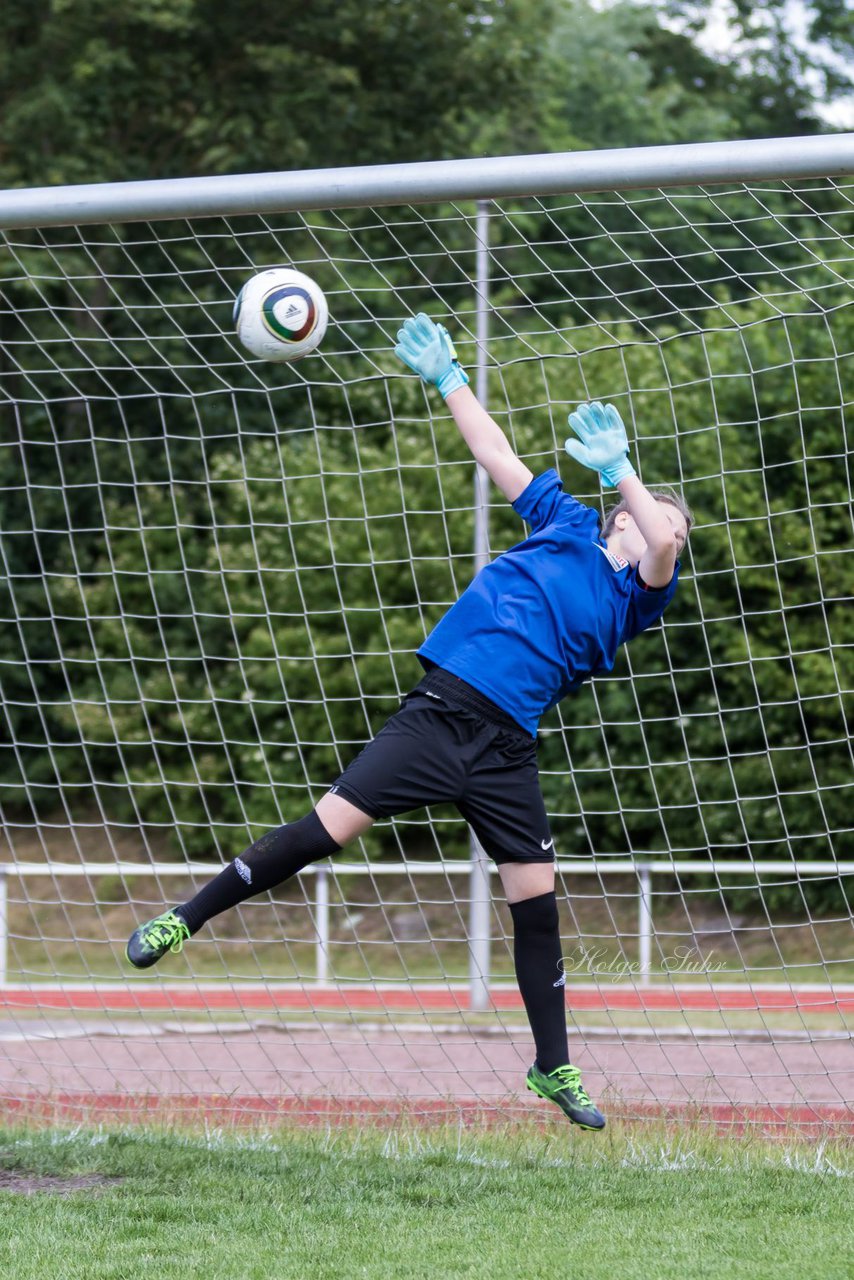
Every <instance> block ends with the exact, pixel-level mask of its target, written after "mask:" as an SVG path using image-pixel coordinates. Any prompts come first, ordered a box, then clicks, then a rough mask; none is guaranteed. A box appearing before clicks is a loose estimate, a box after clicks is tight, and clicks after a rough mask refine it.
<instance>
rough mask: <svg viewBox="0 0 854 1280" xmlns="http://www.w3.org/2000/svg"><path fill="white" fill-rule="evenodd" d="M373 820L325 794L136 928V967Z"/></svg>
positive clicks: (132, 954) (132, 950)
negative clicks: (300, 815)
mask: <svg viewBox="0 0 854 1280" xmlns="http://www.w3.org/2000/svg"><path fill="white" fill-rule="evenodd" d="M318 815H320V816H318ZM321 817H322V818H323V821H321ZM371 821H372V820H371V819H370V818H369V817H368V815H367V814H365V813H362V812H361V811H360V810H358V809H357V808H356V807H355V805H351V804H349V803H348V802H347V801H346V800H344V799H342V798H341V797H339V796H324V798H323V800H321V801H320V804H319V805H318V807H317V809H313V810H312V812H311V813H308V814H306V816H305V817H304V818H300V819H299V821H298V822H289V823H288V824H287V826H284V827H278V828H277V829H276V830H275V831H268V832H267V833H266V835H263V836H261V838H260V840H256V841H255V843H254V844H253V845H251V846H250V848H249V849H247V850H246V852H245V853H243V854H242V855H241V856H240V857H239V858H235V859H234V861H233V862H232V863H230V864H229V865H228V866H227V867H226V868H225V870H224V871H221V872H220V873H219V875H218V876H216V877H215V878H214V879H213V880H211V881H210V882H209V883H208V884H206V885H205V886H204V888H202V889H200V890H199V892H198V893H197V894H196V896H195V897H194V898H191V899H190V901H189V902H184V903H181V904H180V905H179V906H177V907H171V908H169V909H168V910H166V911H164V912H163V913H162V914H161V915H159V916H156V917H155V918H154V919H153V920H149V921H148V922H147V923H146V924H143V925H140V926H139V928H138V929H135V930H134V932H133V933H132V934H131V936H130V938H129V939H128V944H127V947H126V949H125V955H126V956H127V959H128V960H129V961H130V963H131V964H132V965H133V966H134V967H135V968H137V969H148V968H150V966H151V965H153V964H156V963H157V961H158V960H160V959H162V957H163V956H165V955H166V953H167V951H172V952H176V951H181V950H182V949H183V946H184V943H185V942H186V941H187V939H188V938H190V937H192V935H193V934H194V933H198V931H199V929H201V927H202V925H203V924H205V923H206V922H207V921H208V920H210V919H211V917H212V916H216V915H219V913H220V912H221V911H227V910H228V909H229V907H236V906H237V905H238V903H240V902H244V901H245V900H246V899H247V898H252V897H254V896H255V895H256V894H258V893H265V892H266V891H267V890H268V889H273V888H275V886H276V885H278V884H281V883H282V881H283V880H289V879H290V877H291V876H295V875H296V874H297V872H298V871H302V869H303V867H307V866H308V865H309V863H311V862H318V861H319V860H320V859H321V858H328V857H329V856H330V855H331V854H333V853H337V852H338V850H339V849H341V848H342V847H343V845H345V844H346V843H347V842H348V841H349V840H352V839H354V838H355V837H356V836H357V835H360V834H361V832H362V831H365V830H367V828H368V827H369V826H370V825H371ZM325 824H327V825H325ZM329 828H331V831H330V830H329ZM333 837H335V838H333Z"/></svg>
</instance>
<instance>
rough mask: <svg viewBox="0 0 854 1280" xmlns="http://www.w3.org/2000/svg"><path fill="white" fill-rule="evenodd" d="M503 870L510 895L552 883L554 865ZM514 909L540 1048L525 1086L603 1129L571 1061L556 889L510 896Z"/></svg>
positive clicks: (516, 953) (523, 987) (522, 984)
mask: <svg viewBox="0 0 854 1280" xmlns="http://www.w3.org/2000/svg"><path fill="white" fill-rule="evenodd" d="M499 870H500V872H501V878H502V881H503V883H504V887H505V890H506V891H507V893H508V897H510V898H511V899H512V897H513V896H515V895H516V894H517V893H520V892H525V891H526V890H530V889H533V890H537V889H541V888H543V886H544V885H545V884H546V883H549V884H553V883H554V873H553V870H552V869H551V867H549V868H546V867H545V866H542V865H540V866H532V865H529V866H525V865H524V864H522V863H503V864H501V866H500V867H499ZM510 913H511V915H512V917H513V959H514V962H515V966H516V978H517V981H518V983H519V990H520V992H521V994H522V999H523V1001H524V1004H525V1010H526V1012H527V1014H528V1021H529V1022H530V1024H531V1031H532V1032H533V1036H534V1043H535V1044H536V1047H537V1059H536V1061H535V1063H534V1065H533V1066H532V1067H531V1069H530V1071H529V1072H528V1075H527V1079H526V1083H527V1086H528V1088H529V1089H530V1090H532V1092H534V1093H536V1094H538V1095H539V1096H540V1097H541V1098H546V1099H548V1101H549V1102H553V1103H555V1105H556V1106H558V1107H560V1109H561V1111H562V1112H563V1113H564V1115H565V1116H567V1117H568V1118H569V1119H570V1120H571V1121H572V1123H573V1124H577V1125H579V1126H580V1127H581V1128H582V1129H604V1128H605V1117H604V1116H603V1115H602V1112H601V1111H599V1110H598V1108H597V1107H595V1106H594V1104H593V1103H592V1102H591V1101H590V1098H589V1097H588V1095H587V1093H586V1092H585V1090H584V1087H583V1085H582V1083H581V1074H580V1072H579V1069H578V1067H575V1066H573V1065H572V1064H571V1063H570V1061H569V1048H568V1045H567V1036H566V999H565V987H566V975H565V973H564V968H563V958H562V955H561V944H560V919H559V916H558V909H557V898H556V896H555V892H554V888H550V889H549V890H548V891H547V892H545V893H535V896H532V897H528V898H523V899H521V900H520V901H515V902H514V901H512V900H511V902H510Z"/></svg>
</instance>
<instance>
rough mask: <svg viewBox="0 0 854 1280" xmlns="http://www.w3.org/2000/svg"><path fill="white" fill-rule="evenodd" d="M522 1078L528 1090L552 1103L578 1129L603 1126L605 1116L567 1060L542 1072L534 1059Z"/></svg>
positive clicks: (576, 1068)
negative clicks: (552, 1068) (525, 1075)
mask: <svg viewBox="0 0 854 1280" xmlns="http://www.w3.org/2000/svg"><path fill="white" fill-rule="evenodd" d="M526 1079H527V1085H528V1088H529V1089H530V1090H531V1092H532V1093H537V1094H539V1096H540V1097H541V1098H546V1099H548V1101H549V1102H554V1103H555V1104H556V1105H557V1106H558V1107H560V1109H561V1111H562V1112H563V1113H564V1115H565V1116H569V1119H570V1120H571V1121H572V1123H573V1124H577V1125H578V1126H579V1128H581V1129H604V1128H605V1117H604V1116H603V1115H602V1112H601V1111H600V1110H599V1109H598V1108H597V1107H594V1105H593V1103H592V1102H591V1101H590V1099H589V1098H588V1096H587V1094H586V1093H585V1092H584V1086H583V1085H582V1083H581V1072H580V1071H579V1069H578V1067H573V1066H572V1065H571V1064H570V1063H567V1064H566V1066H565V1067H556V1068H555V1069H554V1071H550V1072H549V1073H548V1075H546V1073H545V1071H541V1070H540V1068H539V1067H538V1066H537V1064H536V1062H535V1063H534V1065H533V1066H532V1067H531V1070H530V1071H529V1072H528V1075H527V1078H526Z"/></svg>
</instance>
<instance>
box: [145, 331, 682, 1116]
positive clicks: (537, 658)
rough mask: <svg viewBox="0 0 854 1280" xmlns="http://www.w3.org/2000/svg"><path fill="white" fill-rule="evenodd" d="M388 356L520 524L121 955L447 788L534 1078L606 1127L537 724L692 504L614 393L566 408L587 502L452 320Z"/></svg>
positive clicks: (663, 595) (574, 1112)
mask: <svg viewBox="0 0 854 1280" xmlns="http://www.w3.org/2000/svg"><path fill="white" fill-rule="evenodd" d="M395 351H396V354H397V355H398V356H399V357H400V359H401V360H403V361H404V362H405V363H406V364H407V365H408V366H409V367H410V368H411V369H413V370H414V371H415V372H416V373H418V374H420V375H421V377H422V378H423V379H424V380H425V381H426V382H427V383H431V384H433V385H434V386H435V387H437V388H438V390H439V392H440V393H441V395H442V396H444V397H445V399H446V401H447V404H448V408H449V409H450V410H451V413H452V414H453V416H454V420H455V422H456V424H457V427H458V428H459V430H460V433H461V434H462V436H463V439H464V440H465V441H466V444H467V445H468V447H469V448H470V449H471V452H472V453H473V455H474V457H475V458H476V460H477V461H478V462H479V463H480V464H481V465H482V466H483V467H484V468H485V469H486V471H487V472H488V473H489V475H490V476H491V478H492V480H493V481H494V483H495V484H496V485H497V487H498V488H499V489H500V490H501V492H502V493H503V494H504V496H505V497H506V498H507V500H508V502H510V503H512V505H513V509H514V511H516V512H517V514H518V515H520V516H521V517H522V518H523V519H524V520H525V521H526V522H527V523H528V524H529V525H530V529H531V532H530V535H529V536H528V537H527V538H526V539H525V540H524V541H523V542H520V543H519V544H518V545H517V546H515V547H511V549H510V550H509V551H506V552H505V553H504V554H503V555H500V556H498V557H497V559H495V560H493V561H492V563H491V564H488V565H487V566H486V567H485V568H484V569H482V570H481V572H480V573H479V574H478V575H477V576H476V578H475V579H474V581H473V582H472V583H471V585H470V586H469V587H468V589H467V590H466V591H465V592H464V593H463V594H462V596H461V597H460V599H459V600H458V601H457V603H456V604H455V605H453V606H452V608H451V609H450V610H449V611H448V612H447V613H446V614H445V616H444V617H443V618H442V620H441V621H440V622H439V624H438V626H436V627H435V629H434V630H433V631H432V632H431V634H430V635H429V636H428V637H427V639H426V640H425V641H424V644H423V645H422V646H421V648H420V649H419V651H418V657H419V660H420V662H421V664H422V666H423V667H424V669H425V675H424V678H423V679H422V680H421V682H420V684H418V685H417V686H416V688H414V689H413V690H412V692H411V693H409V694H407V696H406V697H405V698H404V699H403V702H402V704H401V706H400V709H399V710H398V711H397V713H396V714H395V715H393V716H392V717H391V719H390V720H389V721H388V722H387V723H386V724H385V725H384V727H383V728H382V729H381V730H380V732H379V733H378V734H377V736H376V738H374V740H373V741H372V742H370V743H369V744H368V745H367V746H366V747H365V748H364V750H363V751H362V752H361V754H360V755H358V756H357V757H356V759H355V760H354V761H353V762H352V764H350V766H349V767H348V768H347V769H345V771H344V772H343V773H342V774H341V776H340V777H339V778H338V780H337V781H336V782H335V784H334V785H333V786H332V787H331V789H330V790H329V792H328V793H327V794H326V795H325V796H323V797H322V799H321V800H320V801H319V803H318V805H317V807H316V808H315V809H314V810H313V811H312V812H311V813H309V814H307V815H306V816H305V817H302V818H300V819H299V820H298V821H296V822H291V823H288V824H287V825H286V826H284V827H280V828H278V830H275V831H271V832H269V833H268V834H266V835H264V836H262V837H261V838H260V840H258V841H256V842H255V844H253V845H252V846H251V848H249V849H248V850H247V851H246V852H245V853H243V854H242V855H241V856H240V857H239V858H235V860H234V862H232V863H231V864H230V865H229V866H228V867H226V868H225V870H224V871H222V872H220V874H219V875H218V876H216V878H215V879H213V880H212V881H211V882H210V883H209V884H207V885H206V886H205V887H204V888H203V889H201V891H200V892H199V893H197V894H196V896H195V897H194V898H192V899H191V900H190V901H189V902H187V903H184V904H182V905H180V906H177V907H175V908H174V909H173V910H170V911H166V912H164V914H162V915H160V916H158V917H157V919H155V920H152V921H149V922H148V923H147V924H144V925H142V926H141V927H140V928H139V929H137V930H136V931H135V932H134V933H133V934H132V936H131V938H130V941H129V942H128V947H127V957H128V959H129V961H130V962H131V964H133V965H136V967H137V968H140V969H144V968H147V967H148V966H149V965H152V964H154V963H155V962H156V961H158V960H159V959H160V958H161V956H163V955H164V954H165V953H166V951H180V950H181V948H182V946H183V943H184V941H185V940H186V939H188V938H189V937H191V935H193V934H194V933H196V932H197V931H198V930H199V929H200V928H201V927H202V925H204V924H205V922H206V921H208V920H210V919H211V917H212V916H215V915H217V914H218V913H219V912H221V911H225V910H226V909H227V908H229V907H233V906H235V905H236V904H237V903H239V902H242V901H244V899H246V898H249V897H252V896H253V895H255V894H259V893H265V892H266V891H267V890H269V889H272V888H274V887H275V886H276V885H278V884H280V883H281V882H282V881H283V880H287V879H288V878H289V877H291V876H293V875H295V874H296V873H297V872H298V871H300V870H301V869H302V868H303V867H305V866H307V865H308V864H309V863H311V862H315V861H317V860H318V859H320V858H326V857H328V856H329V855H330V854H334V853H337V852H338V850H339V849H341V848H342V847H343V846H344V845H346V844H348V843H349V842H350V841H351V840H355V839H356V838H357V837H359V836H361V835H362V834H363V833H364V832H365V831H367V829H368V828H369V827H370V826H371V824H372V823H373V822H374V821H375V820H376V819H377V818H387V817H390V816H392V815H393V814H400V813H405V812H407V811H409V810H411V809H418V808H421V807H423V806H425V805H431V804H439V803H442V802H444V801H451V802H453V803H455V804H456V806H457V808H458V810H459V812H460V813H461V814H462V816H463V817H464V818H465V819H466V821H467V822H468V823H470V824H471V826H472V828H473V829H474V831H475V833H476V834H477V836H478V839H479V840H480V842H481V844H482V845H483V847H484V849H485V850H486V852H487V853H488V854H489V855H490V856H491V857H492V858H493V859H494V860H495V862H496V863H497V864H498V870H499V873H500V876H501V882H502V886H503V889H504V892H505V894H506V896H507V901H508V904H509V907H510V912H511V914H512V917H513V928H514V961H515V967H516V975H517V979H518V982H519V989H520V991H521V994H522V998H523V1000H524V1003H525V1008H526V1010H527V1014H528V1018H529V1020H530V1024H531V1030H532V1032H533V1038H534V1042H535V1045H536V1060H535V1062H534V1064H533V1066H532V1067H531V1069H530V1071H529V1072H528V1076H527V1084H528V1087H529V1088H530V1089H532V1090H533V1091H534V1092H535V1093H537V1094H539V1095H540V1096H541V1097H543V1098H547V1099H549V1100H550V1101H552V1102H554V1103H556V1104H557V1105H558V1106H559V1107H560V1108H561V1109H562V1111H563V1112H564V1113H565V1114H566V1115H567V1116H568V1117H569V1119H570V1120H571V1121H573V1122H574V1123H575V1124H578V1125H580V1126H582V1127H583V1128H585V1129H601V1128H603V1127H604V1124H605V1118H604V1116H603V1115H602V1113H601V1112H600V1111H599V1110H598V1108H597V1107H596V1106H595V1105H594V1104H593V1103H592V1102H591V1100H590V1098H589V1097H588V1095H587V1094H586V1092H585V1090H584V1087H583V1085H582V1083H581V1077H580V1074H579V1070H578V1068H577V1067H576V1066H573V1065H572V1064H571V1063H570V1060H569V1050H568V1046H567V1031H566V1009H565V998H564V982H565V975H564V971H563V963H562V959H561V943H560V929H559V920H558V908H557V900H556V897H555V873H554V841H553V839H552V835H551V832H550V830H549V824H548V818H547V816H546V810H545V805H544V803H543V798H542V795H541V792H540V787H539V778H538V772H537V755H536V753H537V740H536V732H537V722H538V720H539V718H540V716H541V715H542V714H543V712H544V711H547V710H548V709H549V707H553V706H554V705H555V703H557V702H559V701H560V699H561V698H563V697H565V696H566V694H568V693H570V692H571V691H572V690H573V689H576V688H578V686H579V685H580V684H581V683H582V682H583V681H584V680H586V679H587V678H588V677H589V676H591V675H595V674H597V673H598V672H600V671H609V670H610V669H611V668H612V667H613V665H614V659H615V656H616V653H617V649H618V648H619V646H620V645H621V644H623V643H625V642H626V641H627V640H631V639H632V637H633V636H636V635H637V634H638V633H639V632H641V631H643V630H644V629H645V628H646V627H648V626H650V625H651V624H652V623H654V622H655V621H656V620H657V619H658V618H660V616H661V614H662V612H663V610H664V609H665V607H666V606H667V605H668V604H669V603H670V601H671V600H672V599H673V594H674V592H675V590H676V579H677V577H678V573H679V562H678V560H677V555H678V553H679V551H680V549H681V548H682V547H683V546H684V544H685V540H686V538H687V536H688V532H689V529H690V525H691V516H690V513H689V512H688V509H687V508H686V507H685V505H684V504H683V503H682V502H681V500H680V499H678V498H676V497H674V496H671V495H665V494H655V493H651V492H650V491H649V490H648V489H646V488H645V487H644V485H643V484H642V483H641V482H640V480H639V479H638V477H637V475H636V474H635V471H634V468H633V466H632V464H631V462H630V461H629V458H628V442H627V439H626V432H625V428H624V427H623V424H622V422H621V420H620V416H619V414H618V413H617V411H616V409H614V408H613V406H611V405H605V406H603V405H601V404H584V405H581V406H580V408H579V409H578V410H577V412H575V413H572V414H570V416H569V422H570V426H571V427H572V428H573V430H574V432H575V433H576V436H577V437H578V438H577V439H575V438H570V439H569V440H567V442H566V450H567V452H568V453H569V454H570V456H571V457H573V458H575V459H576V461H578V462H580V463H582V464H583V465H584V466H586V467H589V468H591V469H592V470H593V471H596V472H598V473H599V475H600V476H601V478H602V481H603V483H604V484H606V485H609V486H613V487H616V488H617V489H618V490H619V493H620V501H619V503H618V504H617V506H616V507H615V508H614V509H613V510H612V511H611V513H610V514H609V515H608V517H607V518H606V522H605V525H604V528H602V530H601V532H600V522H599V517H598V515H597V513H596V512H595V511H594V510H592V509H591V508H590V507H586V506H583V505H582V504H581V503H580V502H577V501H576V500H575V498H572V497H570V495H569V494H566V493H564V492H563V491H562V485H561V481H560V480H559V478H558V475H557V473H556V472H555V471H554V470H549V471H545V472H543V473H542V474H541V475H538V476H534V475H533V474H532V473H531V472H530V471H529V470H528V468H527V467H526V466H525V464H524V462H522V461H521V460H520V459H519V458H518V457H516V455H515V453H514V452H513V450H512V448H511V447H510V444H509V443H508V441H507V438H506V437H505V435H504V434H503V432H502V431H501V429H500V427H499V426H498V425H497V423H495V422H494V421H493V420H492V418H491V417H490V416H489V414H488V413H487V412H486V411H485V410H484V409H483V408H482V407H481V405H480V404H479V403H478V401H477V400H476V398H475V396H474V395H473V394H472V392H471V390H470V389H469V386H468V378H467V376H466V374H465V372H464V370H463V369H462V368H461V367H460V365H459V363H458V361H457V358H456V353H455V351H454V348H453V345H452V343H451V340H450V337H449V336H448V333H447V331H446V330H445V329H444V328H443V327H442V326H441V325H436V324H434V323H433V322H432V321H431V320H429V319H428V318H427V316H424V315H419V316H416V317H415V318H414V319H410V320H407V321H406V323H405V324H404V326H403V328H402V329H401V330H400V332H399V334H398V346H397V347H396V348H395Z"/></svg>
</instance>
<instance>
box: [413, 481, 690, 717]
mask: <svg viewBox="0 0 854 1280" xmlns="http://www.w3.org/2000/svg"><path fill="white" fill-rule="evenodd" d="M513 510H514V511H516V512H517V513H518V514H519V515H520V516H522V518H523V519H524V520H525V521H527V523H528V524H529V525H530V526H531V533H530V535H529V537H527V538H525V540H524V541H523V542H519V543H517V545H516V546H515V547H511V548H510V550H509V551H505V552H504V553H503V554H502V555H500V556H498V557H497V558H496V559H495V560H493V561H492V562H491V563H490V564H488V565H486V567H485V568H483V569H481V571H480V573H479V574H477V576H476V577H475V579H474V581H473V582H472V583H471V584H470V586H469V587H467V589H466V590H465V591H464V592H463V594H462V595H461V596H460V598H459V600H458V601H457V603H456V604H454V605H452V607H451V608H450V609H449V610H448V612H447V613H446V614H445V616H444V617H443V618H442V620H441V621H440V622H439V623H438V625H437V626H436V627H434V629H433V631H431V633H430V635H429V636H428V637H427V639H426V640H425V641H424V643H423V645H422V646H421V648H420V649H419V650H418V656H419V658H426V659H428V660H429V661H430V662H435V663H437V664H438V665H439V666H441V667H444V668H445V670H446V671H451V672H453V674H454V675H456V676H459V677H460V679H462V680H465V681H466V683H468V684H470V685H473V686H474V688H475V689H479V690H480V691H481V693H485V694H486V696H487V697H488V698H490V699H491V700H492V701H493V702H494V703H496V705H497V706H499V707H501V708H502V709H503V710H504V711H506V712H507V713H508V715H511V716H512V717H513V719H514V720H515V721H516V722H517V723H518V724H520V725H521V726H522V727H523V728H524V729H525V730H526V731H527V732H528V733H530V734H531V735H532V736H534V735H536V732H537V723H538V721H539V719H540V716H541V715H542V714H543V713H544V712H545V711H547V710H548V709H549V708H550V707H553V706H554V705H555V703H557V702H559V701H560V700H561V698H564V697H566V695H567V694H568V693H570V692H571V691H572V690H573V689H577V688H578V686H579V685H580V684H582V683H583V682H584V681H585V680H586V679H587V678H588V677H589V676H592V675H595V674H596V673H597V672H600V671H610V670H611V668H612V667H613V665H614V660H615V658H616V654H617V649H618V648H619V646H620V645H621V644H625V643H626V641H628V640H631V639H632V637H633V636H636V635H638V634H639V632H641V631H644V630H645V629H646V628H647V627H649V626H650V625H651V624H652V623H653V622H655V621H657V619H658V618H660V617H661V615H662V613H663V612H664V610H665V608H666V607H667V605H668V604H669V603H670V601H671V600H672V599H673V596H674V593H675V591H676V582H677V578H678V576H679V562H678V561H677V562H676V568H675V570H674V573H673V577H672V579H671V580H670V582H669V583H668V585H667V586H666V587H661V588H659V589H657V590H653V589H650V588H648V587H645V586H644V584H643V583H642V582H641V580H640V579H639V577H638V574H637V571H636V570H635V569H632V567H631V566H630V565H629V563H628V562H627V561H626V560H624V559H622V557H620V556H615V555H613V554H612V553H611V552H609V551H608V549H607V547H606V546H605V544H604V542H603V541H602V539H601V537H600V536H599V517H598V515H597V513H596V512H595V511H594V510H593V509H592V508H590V507H585V506H584V505H583V503H581V502H578V501H577V500H576V499H575V498H573V497H571V496H570V494H568V493H564V492H563V484H562V482H561V480H560V478H559V477H558V474H557V472H556V471H554V470H551V471H546V472H544V473H543V474H542V475H539V476H536V477H535V478H534V479H533V480H532V481H531V483H530V484H529V485H528V487H527V489H525V491H524V493H522V494H520V496H519V497H518V498H517V499H516V501H515V502H514V503H513Z"/></svg>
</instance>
